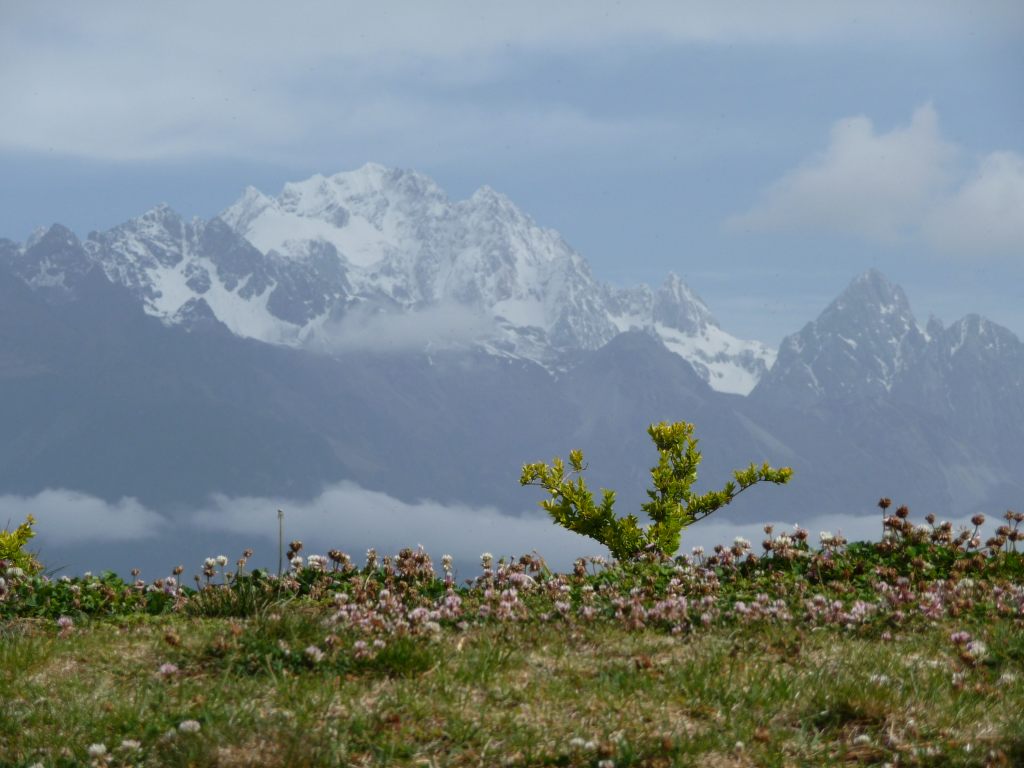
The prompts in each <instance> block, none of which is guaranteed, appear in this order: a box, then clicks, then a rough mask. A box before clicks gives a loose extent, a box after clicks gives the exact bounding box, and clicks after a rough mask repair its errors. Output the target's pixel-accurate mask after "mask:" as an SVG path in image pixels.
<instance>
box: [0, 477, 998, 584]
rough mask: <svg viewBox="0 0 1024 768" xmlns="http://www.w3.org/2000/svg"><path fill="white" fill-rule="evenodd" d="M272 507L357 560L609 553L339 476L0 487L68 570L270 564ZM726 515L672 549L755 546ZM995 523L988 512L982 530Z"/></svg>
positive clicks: (818, 526)
mask: <svg viewBox="0 0 1024 768" xmlns="http://www.w3.org/2000/svg"><path fill="white" fill-rule="evenodd" d="M278 509H281V510H283V511H284V513H285V514H284V535H285V540H286V541H290V540H292V539H300V540H301V541H302V542H303V543H304V545H305V552H306V553H307V554H324V553H326V552H327V551H328V550H329V549H332V548H337V549H340V550H342V551H344V552H347V553H348V554H349V555H351V556H352V557H353V558H355V559H357V560H358V561H361V560H362V557H363V554H364V553H365V551H366V550H367V549H369V548H371V547H373V548H375V549H376V550H377V552H378V553H379V554H380V555H386V554H393V553H395V552H397V551H398V550H399V549H401V548H402V547H415V546H417V545H423V547H424V548H425V549H426V551H427V552H428V553H430V555H431V556H432V557H433V558H434V560H435V562H437V561H439V560H440V557H441V555H443V554H451V555H452V556H453V557H454V558H455V562H456V565H457V567H458V568H459V570H460V573H461V575H462V576H467V575H470V574H471V573H473V572H474V570H475V568H476V567H477V566H476V564H477V563H478V561H479V556H480V554H481V553H483V552H491V553H493V554H494V555H495V556H496V557H498V556H513V557H518V556H519V555H522V554H527V553H530V552H533V551H536V552H538V553H539V554H540V555H541V556H542V557H544V559H545V560H546V561H547V562H548V564H549V565H551V566H552V567H554V568H557V569H566V568H569V567H570V566H571V564H572V562H573V560H575V559H576V558H577V557H584V556H588V555H604V556H608V552H607V550H606V549H605V548H604V547H602V546H601V545H599V544H598V543H597V542H595V541H594V540H592V539H590V538H587V537H585V536H579V535H577V534H574V533H571V532H569V531H567V530H565V529H563V528H561V527H559V526H558V525H556V524H555V523H553V522H552V521H551V519H550V518H549V517H548V516H547V515H546V514H545V513H543V512H542V511H541V510H539V509H537V508H536V507H534V508H532V509H530V510H528V511H526V512H524V514H522V515H508V514H503V513H501V512H499V511H498V510H496V509H494V508H491V507H473V506H469V505H464V504H442V503H439V502H435V501H430V500H422V501H418V502H414V503H409V502H404V501H401V500H399V499H396V498H394V497H392V496H389V495H388V494H386V493H381V492H378V491H370V490H366V489H365V488H361V487H360V486H358V485H356V484H354V483H350V482H341V483H338V484H335V485H332V486H330V487H328V488H326V489H325V490H324V491H323V492H322V493H321V494H320V495H319V496H317V497H315V498H313V499H309V500H304V501H303V500H295V499H287V498H265V497H227V496H221V495H218V496H215V497H213V498H212V499H211V500H210V501H209V502H208V503H207V504H205V505H203V507H202V508H200V509H196V510H193V511H192V512H190V513H187V514H178V515H176V516H175V517H174V519H173V520H171V519H169V518H165V517H164V516H163V515H161V514H159V513H157V512H155V511H153V510H151V509H148V508H146V507H145V506H143V505H141V504H139V503H138V502H137V501H135V500H132V499H122V500H121V501H119V502H117V503H113V504H110V503H107V502H105V501H103V500H101V499H98V498H96V497H93V496H88V495H86V494H81V493H76V492H73V491H67V490H47V491H43V492H42V493H39V494H37V495H35V496H31V497H17V496H2V497H0V526H4V525H6V524H8V522H9V524H11V525H17V524H18V523H20V522H21V521H22V520H24V518H25V516H26V515H27V514H29V513H31V514H33V515H34V516H35V517H36V520H37V523H36V530H37V532H38V536H37V538H36V539H34V540H33V541H32V545H31V549H32V550H33V551H40V552H41V553H42V558H43V562H44V565H47V566H48V567H53V566H55V565H59V564H60V563H65V564H68V566H69V568H70V570H69V572H70V573H74V572H80V571H81V570H84V569H86V568H91V569H93V570H104V569H114V570H118V569H121V570H125V571H127V569H129V568H132V567H135V566H139V565H145V566H146V568H145V570H146V571H147V573H149V574H150V576H152V575H155V574H158V573H161V569H163V568H168V569H169V568H170V567H171V566H172V565H174V564H175V563H186V564H190V565H191V566H193V567H194V566H196V565H197V564H199V563H201V562H202V560H203V558H205V557H207V556H210V555H214V554H218V553H220V552H233V551H239V552H240V551H241V550H242V549H243V548H246V547H252V548H254V549H255V550H256V555H257V556H256V560H255V561H254V562H253V565H254V567H270V568H273V567H275V566H276V562H277V556H276V552H277V532H278V520H277V510H278ZM727 515H728V511H727V510H723V511H722V512H720V513H719V514H718V515H716V516H715V517H714V518H709V519H707V520H704V521H701V522H699V523H697V524H696V525H694V526H692V527H690V528H688V529H686V530H684V531H683V537H682V548H681V552H689V551H690V549H691V548H692V547H695V546H702V547H704V549H705V550H706V551H708V552H710V551H711V550H712V549H713V547H714V546H715V545H716V544H730V543H731V542H732V541H733V539H735V538H736V537H737V536H743V537H744V538H746V539H747V540H749V541H751V542H753V543H754V548H755V551H757V552H760V541H761V540H762V539H763V538H764V534H763V524H762V523H760V522H756V523H755V522H740V523H737V522H733V521H731V520H729V519H728V517H727ZM799 522H800V524H801V526H802V527H804V528H806V529H807V530H808V531H809V532H810V534H811V539H812V543H815V544H816V543H817V536H818V532H819V531H829V532H831V533H834V534H839V533H842V534H843V535H844V536H846V538H847V539H848V540H849V541H871V540H877V539H878V538H879V537H880V535H881V520H880V516H879V515H876V514H872V515H825V516H816V517H812V518H805V519H801V520H799ZM951 522H953V524H954V528H955V529H956V530H959V529H960V528H961V527H970V525H969V520H968V518H967V517H966V516H965V517H963V518H956V519H953V520H952V521H951ZM998 523H999V521H998V520H995V519H993V520H990V521H989V523H987V524H986V530H989V529H992V528H994V527H995V526H996V525H998ZM773 524H774V526H775V530H776V533H779V532H782V531H784V530H789V529H792V527H793V521H792V520H790V521H775V522H774V523H773ZM128 543H130V544H131V545H130V546H126V545H127V544H128ZM50 556H53V557H56V558H59V562H58V561H57V560H54V561H51V560H50V559H48V558H49V557H50Z"/></svg>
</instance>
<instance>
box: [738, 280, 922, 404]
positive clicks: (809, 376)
mask: <svg viewBox="0 0 1024 768" xmlns="http://www.w3.org/2000/svg"><path fill="white" fill-rule="evenodd" d="M927 343H928V335H927V333H926V332H925V331H923V330H921V329H920V328H919V327H918V325H917V321H916V320H915V319H914V315H913V313H912V312H911V309H910V303H909V302H908V301H907V297H906V295H905V294H904V293H903V289H902V288H900V287H899V286H897V285H893V284H892V283H890V282H889V281H888V280H886V279H885V277H884V276H883V275H882V274H881V273H879V272H877V271H875V270H869V271H867V272H865V273H864V274H862V275H860V276H859V277H857V278H856V279H855V280H854V281H853V282H852V283H850V285H849V287H847V289H846V290H845V291H843V293H842V294H840V295H839V296H838V297H837V298H836V299H835V300H834V301H833V302H832V303H831V304H829V306H828V307H827V308H826V309H825V310H824V311H823V312H822V313H821V315H819V316H818V319H817V320H815V321H813V322H810V323H807V325H805V326H804V327H803V329H802V330H801V331H800V332H799V333H795V334H793V335H791V336H787V337H786V338H785V339H783V341H782V344H781V345H780V347H779V354H778V359H777V361H776V363H775V365H774V367H773V368H772V369H771V371H770V372H769V373H768V375H767V376H765V377H764V379H763V380H762V382H761V384H760V385H759V387H758V395H759V396H772V395H779V396H784V397H785V398H786V399H787V400H788V401H789V402H790V403H791V404H793V405H809V404H813V403H816V402H820V401H822V400H846V399H856V398H877V397H880V396H883V395H885V394H886V393H888V392H890V391H891V390H892V388H893V386H894V384H895V383H896V381H897V380H898V379H899V377H900V376H901V375H902V374H903V372H904V371H906V370H907V369H908V368H909V367H912V366H913V364H914V362H915V361H916V360H918V359H919V358H920V356H921V354H922V353H923V350H924V348H925V347H926V346H927Z"/></svg>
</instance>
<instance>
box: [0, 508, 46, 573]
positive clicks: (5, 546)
mask: <svg viewBox="0 0 1024 768" xmlns="http://www.w3.org/2000/svg"><path fill="white" fill-rule="evenodd" d="M35 522H36V520H35V518H34V517H32V515H29V516H28V517H26V518H25V522H24V523H22V524H21V525H19V526H18V527H17V528H15V529H14V530H13V531H12V530H9V529H7V528H5V529H4V530H2V531H0V560H4V561H6V562H7V564H8V567H14V568H20V569H21V570H23V571H24V572H25V573H27V574H34V573H39V571H41V570H42V569H43V566H42V564H40V562H39V561H38V560H36V558H35V555H33V554H32V553H31V552H26V551H25V546H26V545H27V544H28V542H29V541H30V540H31V539H32V538H33V537H34V536H35V535H36V532H35V531H33V530H32V526H33V525H35Z"/></svg>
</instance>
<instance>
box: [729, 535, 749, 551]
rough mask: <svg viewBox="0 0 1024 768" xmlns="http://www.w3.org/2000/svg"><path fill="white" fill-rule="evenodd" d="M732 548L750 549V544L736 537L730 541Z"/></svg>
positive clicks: (740, 537)
mask: <svg viewBox="0 0 1024 768" xmlns="http://www.w3.org/2000/svg"><path fill="white" fill-rule="evenodd" d="M732 543H733V545H734V546H737V547H740V548H741V549H750V542H749V541H747V540H746V539H744V538H743V537H742V536H737V537H736V538H735V539H733V540H732Z"/></svg>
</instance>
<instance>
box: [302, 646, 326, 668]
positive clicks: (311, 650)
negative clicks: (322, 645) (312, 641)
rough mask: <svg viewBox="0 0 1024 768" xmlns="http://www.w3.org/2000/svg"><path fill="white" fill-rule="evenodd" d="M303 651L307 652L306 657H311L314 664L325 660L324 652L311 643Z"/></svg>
mask: <svg viewBox="0 0 1024 768" xmlns="http://www.w3.org/2000/svg"><path fill="white" fill-rule="evenodd" d="M303 653H305V654H306V658H307V659H309V660H310V661H311V662H313V663H314V664H319V663H320V662H321V661H323V660H324V652H323V651H321V650H320V649H319V648H318V647H317V646H315V645H310V646H309V647H307V648H306V650H305V651H303Z"/></svg>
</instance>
